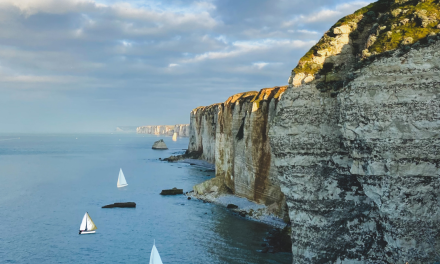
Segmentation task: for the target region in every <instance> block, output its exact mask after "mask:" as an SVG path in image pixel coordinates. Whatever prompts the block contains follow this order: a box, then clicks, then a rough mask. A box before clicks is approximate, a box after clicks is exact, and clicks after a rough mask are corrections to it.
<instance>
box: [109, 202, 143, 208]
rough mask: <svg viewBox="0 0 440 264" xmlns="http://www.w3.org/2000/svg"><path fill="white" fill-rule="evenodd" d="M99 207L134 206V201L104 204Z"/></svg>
mask: <svg viewBox="0 0 440 264" xmlns="http://www.w3.org/2000/svg"><path fill="white" fill-rule="evenodd" d="M101 208H136V203H134V202H126V203H114V204H108V205H104V206H103V207H101Z"/></svg>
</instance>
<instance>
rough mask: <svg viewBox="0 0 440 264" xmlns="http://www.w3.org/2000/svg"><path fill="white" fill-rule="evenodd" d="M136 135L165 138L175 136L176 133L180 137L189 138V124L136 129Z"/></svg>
mask: <svg viewBox="0 0 440 264" xmlns="http://www.w3.org/2000/svg"><path fill="white" fill-rule="evenodd" d="M136 133H138V134H151V135H165V136H173V135H174V134H175V133H176V136H178V137H189V124H183V125H160V126H141V127H138V128H137V129H136Z"/></svg>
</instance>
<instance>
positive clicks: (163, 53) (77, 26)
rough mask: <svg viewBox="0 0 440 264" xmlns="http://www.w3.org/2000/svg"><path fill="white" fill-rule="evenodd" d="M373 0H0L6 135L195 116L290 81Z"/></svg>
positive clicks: (1, 112)
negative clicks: (346, 19) (319, 45)
mask: <svg viewBox="0 0 440 264" xmlns="http://www.w3.org/2000/svg"><path fill="white" fill-rule="evenodd" d="M371 2H373V1H350V0H308V1H304V0H249V1H245V0H199V1H183V0H169V1H138V0H135V1H116V0H107V1H104V0H102V1H99V0H20V1H17V0H0V94H1V96H0V124H1V125H0V132H7V133H8V132H75V133H77V132H111V131H113V130H114V129H115V127H116V126H129V125H131V126H141V125H155V124H177V123H188V122H189V113H190V111H191V110H192V109H193V108H196V107H198V106H201V105H209V104H213V103H218V102H223V101H225V100H226V99H227V98H228V97H229V96H231V95H233V94H236V93H239V92H244V91H252V90H259V89H261V88H265V87H273V86H281V85H286V84H287V79H288V77H289V75H290V71H291V70H292V68H294V67H295V66H296V64H297V62H298V60H299V59H300V57H301V56H302V55H303V54H304V53H305V52H307V50H308V49H309V48H310V47H311V46H313V44H314V43H316V42H317V41H318V40H319V38H320V37H321V36H322V34H323V33H324V32H325V31H326V30H328V28H329V27H330V26H331V25H332V24H334V23H335V22H336V21H337V20H338V19H339V18H341V17H343V16H345V15H347V14H351V13H352V12H353V11H355V10H357V9H359V8H360V7H362V6H365V5H367V4H369V3H371Z"/></svg>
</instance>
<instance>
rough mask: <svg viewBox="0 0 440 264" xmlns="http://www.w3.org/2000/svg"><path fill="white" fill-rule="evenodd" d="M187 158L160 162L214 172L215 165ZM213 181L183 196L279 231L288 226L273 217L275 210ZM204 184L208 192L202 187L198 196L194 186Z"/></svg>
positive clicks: (205, 182)
mask: <svg viewBox="0 0 440 264" xmlns="http://www.w3.org/2000/svg"><path fill="white" fill-rule="evenodd" d="M187 157H188V156H187V155H185V154H184V155H179V156H171V157H169V158H164V159H161V160H162V161H167V162H170V163H184V164H190V165H191V166H195V167H200V168H204V169H208V170H212V171H215V164H213V163H210V162H207V161H205V160H200V159H194V158H189V157H188V158H187ZM213 179H216V177H215V176H214V177H213V178H210V179H208V180H206V181H204V182H201V183H199V184H197V185H195V186H193V190H192V191H190V192H187V193H186V194H185V195H186V196H187V197H191V198H192V199H198V200H201V201H203V202H208V203H213V204H216V205H219V206H222V207H225V208H227V209H229V210H230V211H231V212H232V213H235V214H237V215H238V216H240V217H243V218H245V219H247V220H251V221H257V222H260V223H264V224H267V225H269V226H272V227H274V228H280V229H283V228H285V227H286V226H288V223H286V222H285V221H284V220H283V219H281V218H279V217H277V216H275V214H274V213H273V211H274V209H275V208H271V206H266V205H264V204H258V203H256V202H254V201H250V200H248V199H247V198H244V197H240V196H237V195H235V194H231V193H228V191H225V190H224V188H222V187H220V188H219V187H218V186H216V185H215V184H214V185H212V184H210V183H209V182H210V181H211V182H212V180H213ZM204 184H208V186H209V190H208V191H207V189H208V188H207V187H208V186H203V187H202V188H203V189H205V190H204V193H203V194H198V193H197V191H196V189H198V188H197V187H196V186H199V185H204ZM228 205H230V207H228ZM231 205H234V206H233V208H231ZM235 206H236V207H235Z"/></svg>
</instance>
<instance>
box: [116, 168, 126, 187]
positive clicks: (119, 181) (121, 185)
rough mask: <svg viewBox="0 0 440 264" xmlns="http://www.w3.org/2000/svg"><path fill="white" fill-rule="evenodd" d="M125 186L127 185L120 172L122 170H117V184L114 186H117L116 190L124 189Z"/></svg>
mask: <svg viewBox="0 0 440 264" xmlns="http://www.w3.org/2000/svg"><path fill="white" fill-rule="evenodd" d="M127 185H128V184H127V181H126V180H125V177H124V173H123V172H122V169H119V177H118V183H117V185H116V186H118V188H121V187H125V186H127Z"/></svg>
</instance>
